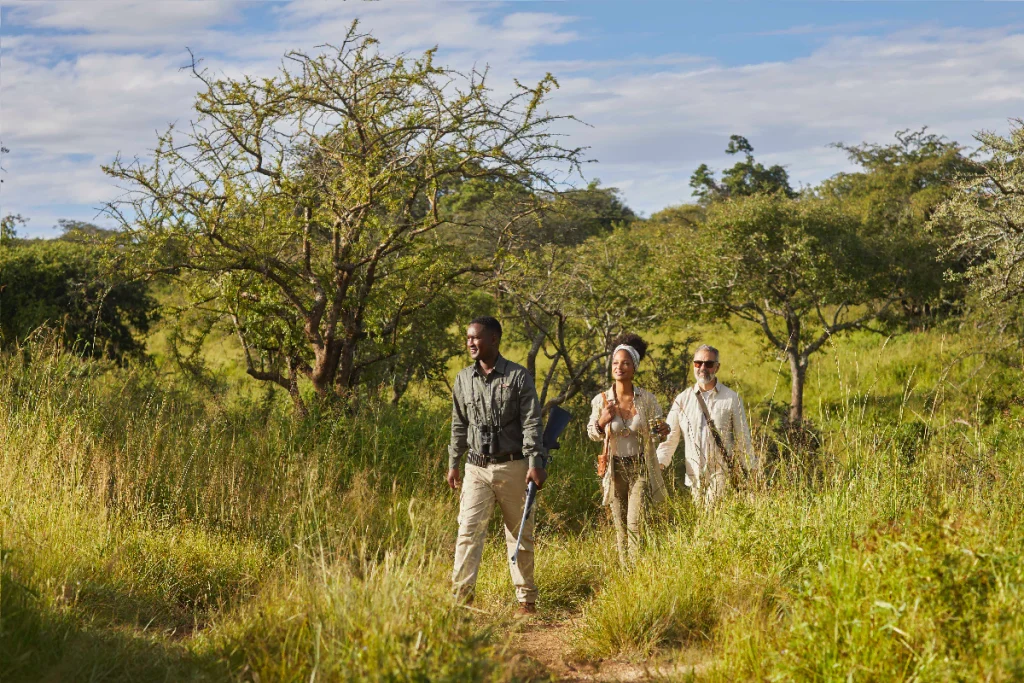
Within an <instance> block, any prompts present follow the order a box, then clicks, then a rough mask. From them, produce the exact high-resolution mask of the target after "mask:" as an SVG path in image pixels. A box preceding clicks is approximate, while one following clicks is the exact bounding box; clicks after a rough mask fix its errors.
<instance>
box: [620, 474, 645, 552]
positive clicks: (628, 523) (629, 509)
mask: <svg viewBox="0 0 1024 683" xmlns="http://www.w3.org/2000/svg"><path fill="white" fill-rule="evenodd" d="M614 466H615V470H614V473H613V475H614V476H613V478H612V503H611V508H612V522H613V523H614V524H615V543H616V546H617V547H618V550H619V562H620V563H621V564H622V566H626V565H628V564H629V563H630V562H635V561H636V556H637V553H638V551H639V549H640V517H641V516H642V515H643V511H644V500H645V499H646V497H647V477H646V476H645V475H644V473H643V465H640V464H625V463H623V462H621V461H616V462H615V465H614ZM627 552H628V555H627Z"/></svg>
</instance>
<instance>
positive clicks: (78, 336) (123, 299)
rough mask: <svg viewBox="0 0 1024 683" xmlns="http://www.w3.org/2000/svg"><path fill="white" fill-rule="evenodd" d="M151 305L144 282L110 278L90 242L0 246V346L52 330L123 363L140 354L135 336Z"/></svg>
mask: <svg viewBox="0 0 1024 683" xmlns="http://www.w3.org/2000/svg"><path fill="white" fill-rule="evenodd" d="M155 307H156V304H155V301H154V300H153V298H152V297H151V296H150V295H149V293H148V290H147V287H146V285H145V284H144V283H141V282H119V281H117V280H116V279H114V278H113V277H111V276H110V274H109V273H108V272H107V269H106V268H105V266H104V252H103V251H102V250H101V249H100V248H99V246H97V245H95V244H92V243H89V242H75V241H69V240H64V239H58V240H31V241H21V240H16V241H13V242H8V243H7V244H5V245H0V347H4V348H10V347H12V346H14V345H16V344H19V343H21V342H23V341H24V340H25V339H27V338H28V337H29V336H30V335H31V334H32V333H33V332H34V331H35V330H36V329H38V328H39V327H41V326H44V325H50V326H53V327H56V328H59V329H60V330H61V333H62V335H63V338H64V340H65V343H66V344H68V345H69V346H70V347H72V348H74V349H75V350H76V351H77V352H78V353H81V354H83V355H87V356H93V357H97V358H109V359H113V360H119V361H120V360H124V359H126V358H127V357H129V356H139V355H141V354H142V352H143V350H144V347H143V344H142V342H141V341H140V340H139V339H138V338H137V337H136V336H135V335H136V334H144V333H145V332H146V331H147V330H148V329H149V326H150V324H151V322H152V321H153V320H154V317H155V316H154V309H155Z"/></svg>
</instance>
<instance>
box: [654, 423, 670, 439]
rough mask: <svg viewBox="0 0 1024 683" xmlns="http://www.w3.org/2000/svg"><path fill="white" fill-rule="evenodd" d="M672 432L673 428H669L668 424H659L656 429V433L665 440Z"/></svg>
mask: <svg viewBox="0 0 1024 683" xmlns="http://www.w3.org/2000/svg"><path fill="white" fill-rule="evenodd" d="M671 431H672V428H671V427H669V426H668V423H667V422H659V423H658V426H657V427H656V428H655V429H654V433H655V434H657V435H658V436H660V437H661V438H663V439H664V438H665V437H666V436H668V435H669V433H670V432H671Z"/></svg>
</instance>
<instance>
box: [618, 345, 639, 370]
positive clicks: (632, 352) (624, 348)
mask: <svg viewBox="0 0 1024 683" xmlns="http://www.w3.org/2000/svg"><path fill="white" fill-rule="evenodd" d="M619 351H625V352H626V353H628V354H629V357H630V358H632V359H633V367H634V368H636V367H639V365H640V352H639V351H637V350H636V349H634V348H633V347H632V346H630V345H629V344H619V345H618V346H616V347H615V350H614V351H612V358H615V354H616V353H618V352H619Z"/></svg>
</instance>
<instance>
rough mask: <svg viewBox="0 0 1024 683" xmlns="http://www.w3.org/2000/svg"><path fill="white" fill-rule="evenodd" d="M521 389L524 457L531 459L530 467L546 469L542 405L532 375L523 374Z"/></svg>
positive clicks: (520, 407)
mask: <svg viewBox="0 0 1024 683" xmlns="http://www.w3.org/2000/svg"><path fill="white" fill-rule="evenodd" d="M520 377H521V380H520V381H521V385H520V387H519V419H520V420H522V423H521V424H522V426H523V455H525V456H527V457H528V458H529V459H530V467H536V468H539V469H544V467H545V465H546V462H545V459H546V456H547V453H546V452H545V451H544V442H543V438H544V437H543V430H542V428H541V405H540V399H538V398H537V387H535V386H534V384H533V377H532V376H530V373H528V372H523V373H522V374H521V375H520Z"/></svg>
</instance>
